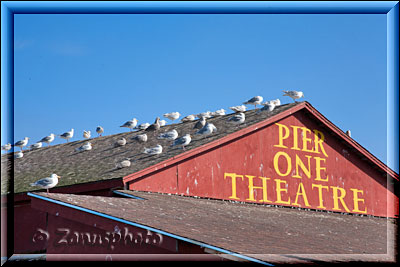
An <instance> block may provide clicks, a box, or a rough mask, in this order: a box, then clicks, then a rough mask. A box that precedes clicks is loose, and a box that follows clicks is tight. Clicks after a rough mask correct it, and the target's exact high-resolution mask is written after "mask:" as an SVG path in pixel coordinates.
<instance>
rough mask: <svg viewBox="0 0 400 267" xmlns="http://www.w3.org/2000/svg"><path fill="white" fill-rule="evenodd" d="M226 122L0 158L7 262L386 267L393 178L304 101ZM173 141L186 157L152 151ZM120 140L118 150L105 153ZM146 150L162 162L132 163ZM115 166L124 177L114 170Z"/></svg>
mask: <svg viewBox="0 0 400 267" xmlns="http://www.w3.org/2000/svg"><path fill="white" fill-rule="evenodd" d="M232 115H233V114H228V115H225V116H220V117H215V118H211V119H209V120H208V121H209V122H212V123H213V124H214V125H215V126H216V127H217V129H218V130H217V132H216V133H213V134H211V135H209V136H198V135H194V133H195V132H196V129H193V125H194V124H195V123H196V122H185V123H179V124H171V125H166V126H164V127H162V128H161V129H160V130H159V131H158V132H156V133H148V135H149V140H148V142H147V143H144V144H143V143H138V142H137V141H135V140H134V139H133V138H134V136H135V135H137V134H140V133H141V132H135V133H130V132H127V133H121V134H116V135H111V136H104V137H98V138H94V139H92V140H91V142H92V145H93V150H91V151H85V152H82V153H77V152H75V148H76V147H78V146H80V145H81V144H82V143H83V142H84V141H76V142H70V143H66V144H61V145H56V146H51V147H48V148H47V147H44V148H41V149H38V150H33V151H29V152H26V153H24V154H25V155H24V157H23V158H21V159H16V160H14V161H13V160H10V159H11V155H8V156H2V166H3V165H4V166H5V167H6V168H7V169H4V170H2V176H3V171H4V172H6V173H8V176H9V179H8V181H10V182H11V183H10V185H11V186H10V187H9V188H10V190H11V192H14V199H13V200H14V203H13V206H14V252H15V253H32V252H36V253H46V255H47V259H48V260H62V259H71V258H72V259H76V257H85V255H86V256H87V257H94V258H93V259H100V260H106V259H107V257H109V259H111V258H112V259H117V260H124V259H146V260H148V259H154V257H158V258H159V259H171V258H173V257H182V255H185V256H186V257H188V259H189V260H190V259H193V258H190V257H195V258H196V259H199V258H200V259H204V260H239V261H254V262H258V263H262V264H266V265H269V264H271V263H272V264H273V263H277V262H278V263H281V262H293V261H294V262H304V261H313V260H325V261H330V260H332V259H335V260H337V259H341V260H344V261H349V260H350V261H351V260H356V261H360V260H365V261H392V260H393V259H394V249H395V247H394V243H395V238H394V233H395V232H396V230H397V228H396V226H397V225H396V224H395V219H396V218H398V215H399V199H398V196H399V193H398V188H399V187H398V184H399V178H398V174H397V173H395V172H394V171H393V170H391V169H390V168H388V167H387V166H386V165H385V164H384V163H382V162H381V161H380V160H378V159H377V158H376V157H374V156H373V155H372V154H371V153H369V152H368V151H367V150H366V149H365V148H363V147H362V146H361V145H360V144H358V143H357V142H356V141H355V140H354V139H352V138H351V137H349V136H348V135H346V134H345V133H344V132H343V131H342V130H340V129H339V128H338V127H336V126H335V125H334V124H333V123H331V122H330V121H329V120H328V119H327V118H325V117H324V116H323V115H322V114H321V113H319V112H318V111H317V110H316V109H315V108H313V107H312V106H311V105H310V104H309V103H308V102H300V103H293V104H286V105H281V106H278V107H276V108H275V110H274V111H272V112H259V110H249V111H247V112H245V115H246V120H245V122H244V123H243V124H239V125H231V124H229V123H228V122H227V120H228V118H229V117H231V116H232ZM172 129H176V130H177V131H178V133H179V136H182V135H184V134H186V133H190V134H191V135H192V142H191V143H190V145H188V146H187V147H186V149H185V150H183V149H181V148H180V147H171V146H170V144H171V141H165V140H157V139H156V135H157V134H158V133H161V132H164V131H169V130H172ZM121 137H124V138H125V139H126V140H127V141H128V142H127V144H126V145H125V146H122V147H118V146H115V145H114V143H115V142H116V140H117V139H119V138H121ZM158 143H159V144H161V145H162V146H163V148H164V149H163V153H162V154H160V155H156V156H148V155H145V154H143V153H142V151H143V149H144V147H151V146H154V145H155V144H158ZM124 158H129V159H130V160H131V162H132V164H131V166H130V167H128V168H122V169H118V168H116V167H115V166H116V163H117V162H119V161H121V160H122V159H124ZM51 173H57V174H58V175H60V176H61V177H62V178H61V179H60V182H59V185H58V186H57V187H56V188H54V189H51V190H50V193H48V194H47V193H44V192H40V190H38V191H32V188H31V187H30V186H29V184H30V183H31V182H33V181H35V180H37V179H38V178H42V177H47V176H49V175H50V174H51ZM12 174H13V175H12ZM3 180H4V179H3ZM12 185H13V186H12ZM2 193H5V192H2ZM100 240H101V242H100ZM155 255H156V256H155ZM288 255H291V256H288ZM296 255H308V256H307V257H300V256H296ZM310 255H311V256H310ZM338 255H342V256H338ZM349 255H350V256H349ZM371 255H372V256H371ZM110 257H111V258H110ZM152 257H153V258H152ZM307 259H308V260H307Z"/></svg>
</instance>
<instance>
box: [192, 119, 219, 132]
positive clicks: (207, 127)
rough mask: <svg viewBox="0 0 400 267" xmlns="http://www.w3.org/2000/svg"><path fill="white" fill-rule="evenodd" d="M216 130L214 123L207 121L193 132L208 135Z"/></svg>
mask: <svg viewBox="0 0 400 267" xmlns="http://www.w3.org/2000/svg"><path fill="white" fill-rule="evenodd" d="M216 131H217V127H215V125H214V124H212V123H209V122H207V123H206V125H205V126H204V127H203V128H201V129H200V130H198V131H197V132H196V133H195V134H201V135H210V134H212V133H213V132H216Z"/></svg>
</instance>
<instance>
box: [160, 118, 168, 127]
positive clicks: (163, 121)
mask: <svg viewBox="0 0 400 267" xmlns="http://www.w3.org/2000/svg"><path fill="white" fill-rule="evenodd" d="M159 124H160V127H163V126H165V124H167V121H166V120H160V121H159Z"/></svg>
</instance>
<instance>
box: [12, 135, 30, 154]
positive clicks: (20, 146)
mask: <svg viewBox="0 0 400 267" xmlns="http://www.w3.org/2000/svg"><path fill="white" fill-rule="evenodd" d="M28 140H29V137H25V138H24V140H20V141H18V142H16V143H15V144H14V146H18V147H19V148H21V151H22V150H23V149H22V147H24V146H26V145H27V144H28Z"/></svg>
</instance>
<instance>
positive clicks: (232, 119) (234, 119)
mask: <svg viewBox="0 0 400 267" xmlns="http://www.w3.org/2000/svg"><path fill="white" fill-rule="evenodd" d="M245 119H246V116H245V115H244V113H243V112H240V113H238V114H235V115H233V116H232V117H230V118H229V119H228V122H230V123H233V124H241V123H243V122H244V121H245Z"/></svg>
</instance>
